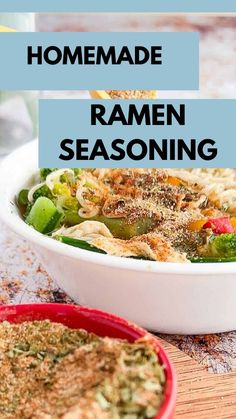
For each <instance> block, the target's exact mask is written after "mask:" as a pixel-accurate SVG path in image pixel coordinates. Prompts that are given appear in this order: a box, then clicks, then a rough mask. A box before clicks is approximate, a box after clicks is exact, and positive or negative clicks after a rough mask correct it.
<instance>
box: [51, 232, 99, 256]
mask: <svg viewBox="0 0 236 419" xmlns="http://www.w3.org/2000/svg"><path fill="white" fill-rule="evenodd" d="M57 239H58V240H59V241H60V242H62V243H65V244H68V245H69V246H74V247H79V248H80V249H83V250H89V251H90V252H96V253H103V254H106V252H104V251H103V250H101V249H98V248H97V247H95V246H92V245H91V244H89V243H88V242H86V241H85V240H79V239H73V238H71V237H66V236H58V237H57Z"/></svg>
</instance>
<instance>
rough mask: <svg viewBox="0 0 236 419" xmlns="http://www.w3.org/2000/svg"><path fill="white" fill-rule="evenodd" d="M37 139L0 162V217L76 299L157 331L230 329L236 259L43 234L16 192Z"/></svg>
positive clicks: (234, 325) (234, 324)
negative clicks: (115, 247) (175, 256)
mask: <svg viewBox="0 0 236 419" xmlns="http://www.w3.org/2000/svg"><path fill="white" fill-rule="evenodd" d="M37 154H38V153H37V142H36V141H34V142H31V143H28V144H26V145H24V146H23V147H21V148H19V149H17V150H16V151H15V152H14V153H12V154H11V155H10V156H9V157H7V158H6V159H5V160H4V161H3V162H2V164H1V167H0V217H1V218H2V220H3V221H4V222H5V223H6V224H7V225H8V226H9V227H10V228H11V229H12V230H14V231H15V232H16V233H18V234H19V235H20V236H22V237H24V238H26V239H27V240H28V241H29V242H30V243H31V244H32V247H33V248H34V249H35V250H36V251H37V253H38V254H39V256H40V258H41V260H42V263H43V265H44V266H45V268H46V270H47V271H48V273H49V274H50V275H51V276H52V277H53V278H54V279H55V280H56V281H57V283H58V285H59V286H60V287H61V288H63V289H64V290H65V291H66V292H67V293H68V294H69V295H70V296H71V297H72V298H73V299H74V300H75V301H76V302H78V303H80V304H83V305H87V306H90V307H94V308H99V309H102V310H106V311H108V312H113V313H115V314H118V315H120V316H122V317H126V318H128V319H130V320H132V321H134V322H136V323H138V324H139V325H141V326H143V327H145V328H147V329H149V330H153V331H158V332H163V333H180V334H199V333H211V332H212V333H213V332H224V331H229V330H234V329H236V303H235V301H236V263H221V264H220V263H216V264H214V263H208V264H180V263H165V262H162V263H161V262H160V263H159V262H149V261H143V260H134V259H124V258H120V257H114V256H107V255H102V254H98V253H93V252H89V251H86V250H81V249H77V248H74V247H71V246H67V245H65V244H63V243H59V242H57V241H55V240H53V239H51V238H49V237H46V236H44V235H42V234H40V233H38V232H37V231H35V230H34V229H33V228H31V227H29V226H28V225H26V224H25V223H24V221H23V220H22V218H21V216H20V214H19V212H18V209H17V206H16V204H15V196H16V195H17V193H18V192H19V191H20V189H21V188H22V187H24V186H26V185H27V184H28V183H29V182H30V181H32V177H33V175H34V174H35V173H36V172H37Z"/></svg>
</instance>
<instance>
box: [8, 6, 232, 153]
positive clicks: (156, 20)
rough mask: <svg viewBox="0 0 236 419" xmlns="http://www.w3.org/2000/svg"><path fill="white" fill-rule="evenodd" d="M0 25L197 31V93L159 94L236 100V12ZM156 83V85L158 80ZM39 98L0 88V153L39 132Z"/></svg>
mask: <svg viewBox="0 0 236 419" xmlns="http://www.w3.org/2000/svg"><path fill="white" fill-rule="evenodd" d="M0 25H7V26H10V27H13V28H15V29H16V30H21V31H32V30H36V31H44V32H47V31H49V32H50V31H55V32H63V31H68V32H69V31H74V32H76V31H82V32H86V31H90V32H92V31H95V32H96V31H98V32H106V31H107V32H109V31H123V32H129V31H146V32H148V31H152V32H155V31H170V32H175V31H187V32H188V31H197V32H199V33H200V89H199V91H161V92H159V97H160V98H163V99H164V98H167V99H168V98H193V99H199V98H203V99H236V16H233V15H232V16H221V17H220V16H213V15H212V16H205V15H158V14H143V15H142V14H91V13H90V14H86V13H82V14H76V13H74V14H69V13H68V14H55V13H51V14H37V15H36V16H34V15H33V14H30V13H29V14H26V13H25V14H14V13H13V14H0ZM189 59H191V57H190V58H189ZM147 77H148V74H147ZM79 87H80V86H79V80H78V88H79ZM153 87H154V88H156V89H158V80H157V82H156V86H153ZM38 97H39V95H38V94H37V93H36V92H11V93H10V94H9V93H8V92H0V156H1V155H2V156H3V155H5V154H7V153H8V152H10V151H11V150H12V149H14V148H15V147H17V146H18V145H20V144H22V143H24V142H26V141H29V140H30V139H32V138H33V137H34V136H36V134H37V99H38ZM40 97H42V98H71V97H73V98H89V93H88V92H87V91H85V90H75V91H73V92H68V91H67V92H65V91H64V92H62V91H60V92H55V91H54V92H48V91H44V92H40Z"/></svg>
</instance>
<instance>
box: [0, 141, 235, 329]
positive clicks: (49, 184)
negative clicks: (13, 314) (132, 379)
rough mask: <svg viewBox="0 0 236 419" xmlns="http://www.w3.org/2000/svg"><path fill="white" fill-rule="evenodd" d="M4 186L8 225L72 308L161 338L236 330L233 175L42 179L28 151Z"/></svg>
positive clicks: (110, 174) (76, 173)
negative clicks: (94, 311) (108, 315)
mask: <svg viewBox="0 0 236 419" xmlns="http://www.w3.org/2000/svg"><path fill="white" fill-rule="evenodd" d="M29 156H30V158H29ZM0 179H1V180H0V196H1V208H0V215H1V218H2V220H3V221H4V222H5V223H6V224H7V225H8V226H9V228H11V229H12V230H14V231H15V232H17V233H18V234H20V235H21V236H22V237H24V238H26V239H27V240H28V241H29V242H30V243H31V244H32V246H33V248H34V249H35V250H36V251H37V253H38V254H39V256H40V257H41V260H42V263H43V264H44V266H45V268H46V269H47V271H48V272H49V274H50V275H51V276H52V277H53V278H55V279H56V280H57V282H58V284H59V285H60V286H61V287H62V288H63V289H64V290H65V291H66V292H67V293H68V294H69V295H70V296H71V297H72V298H73V299H74V300H75V301H77V302H79V303H81V304H83V305H88V306H93V307H96V308H99V309H104V310H106V311H110V312H114V313H116V314H118V315H121V316H123V317H127V318H129V319H131V320H133V321H135V322H137V323H138V324H140V325H142V326H144V327H146V328H148V329H150V330H158V331H160V332H167V333H209V332H221V331H226V330H232V329H235V327H236V323H235V318H236V307H235V301H234V292H235V291H236V281H235V273H236V263H235V261H236V233H235V226H236V218H235V217H236V171H235V170H234V169H189V170H187V169H165V170H164V169H89V170H88V169H59V170H58V169H51V168H50V169H41V170H38V169H37V142H32V143H30V144H28V145H25V146H23V147H22V148H19V149H18V150H16V151H15V152H14V153H12V154H11V155H10V156H9V157H8V158H7V159H5V161H4V162H3V163H2V166H1V170H0Z"/></svg>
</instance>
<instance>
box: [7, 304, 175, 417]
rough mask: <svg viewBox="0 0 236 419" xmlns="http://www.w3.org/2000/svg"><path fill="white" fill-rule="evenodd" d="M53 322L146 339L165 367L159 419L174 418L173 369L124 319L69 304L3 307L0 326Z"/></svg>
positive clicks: (157, 346)
mask: <svg viewBox="0 0 236 419" xmlns="http://www.w3.org/2000/svg"><path fill="white" fill-rule="evenodd" d="M46 319H48V320H51V321H53V322H59V323H62V324H64V325H65V326H68V327H70V328H73V329H78V328H82V329H85V330H87V331H88V332H92V333H95V334H96V335H98V336H101V337H105V336H108V337H112V338H120V339H127V340H128V341H129V342H134V341H135V340H136V339H139V338H141V337H143V336H148V338H149V341H150V342H151V343H152V345H153V346H154V348H155V350H156V352H157V353H158V358H159V361H160V363H161V364H162V365H164V366H165V377H166V385H165V399H164V402H163V404H162V406H161V409H160V410H159V412H158V415H157V416H156V417H155V419H171V418H173V417H174V412H175V403H176V377H175V373H174V371H173V367H172V365H171V363H170V361H169V359H168V356H167V355H166V352H165V350H164V349H163V348H162V347H161V345H160V344H159V342H158V341H157V339H156V338H155V337H154V336H152V335H150V334H149V333H148V332H147V331H145V330H144V329H141V328H140V327H138V326H136V325H135V324H133V323H130V322H129V321H127V320H125V319H122V318H120V317H117V316H114V315H112V314H109V313H105V312H103V311H100V310H94V309H89V308H86V307H81V306H75V305H67V304H20V305H9V306H0V322H1V321H4V320H7V321H9V322H10V323H22V322H23V321H33V320H46Z"/></svg>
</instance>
